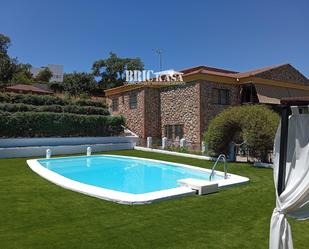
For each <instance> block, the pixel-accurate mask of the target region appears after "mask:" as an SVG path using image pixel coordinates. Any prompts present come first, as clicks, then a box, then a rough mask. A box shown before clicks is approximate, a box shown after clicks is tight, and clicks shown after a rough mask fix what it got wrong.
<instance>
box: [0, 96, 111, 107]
mask: <svg viewBox="0 0 309 249" xmlns="http://www.w3.org/2000/svg"><path fill="white" fill-rule="evenodd" d="M0 102H2V103H12V104H18V103H22V104H28V105H62V106H63V105H79V106H94V107H101V108H107V105H106V104H105V103H104V102H98V101H93V100H84V99H80V100H70V99H63V98H59V97H56V96H49V95H34V94H15V93H0Z"/></svg>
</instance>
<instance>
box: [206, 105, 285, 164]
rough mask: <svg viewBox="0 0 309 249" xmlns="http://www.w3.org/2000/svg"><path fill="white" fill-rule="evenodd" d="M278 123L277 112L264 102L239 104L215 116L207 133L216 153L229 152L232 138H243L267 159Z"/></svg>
mask: <svg viewBox="0 0 309 249" xmlns="http://www.w3.org/2000/svg"><path fill="white" fill-rule="evenodd" d="M278 123H279V116H278V114H277V113H275V112H274V111H272V110H270V109H269V108H267V107H265V106H262V105H250V106H236V107H231V108H228V109H226V110H224V111H223V112H221V113H219V114H218V115H217V116H216V117H215V118H214V119H212V120H211V122H210V123H209V126H208V129H207V131H206V133H205V135H204V137H205V140H206V143H207V144H208V148H209V149H210V150H212V151H213V152H215V153H216V154H220V153H227V152H228V145H229V143H230V142H232V141H234V142H237V143H240V142H241V141H244V142H245V143H246V144H247V146H248V148H249V151H250V153H251V154H252V155H253V156H254V157H256V158H259V159H261V161H264V162H265V161H267V155H268V151H269V150H271V149H272V148H273V144H274V137H275V133H276V130H277V127H278Z"/></svg>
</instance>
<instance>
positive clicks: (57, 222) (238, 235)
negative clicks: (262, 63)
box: [0, 151, 309, 249]
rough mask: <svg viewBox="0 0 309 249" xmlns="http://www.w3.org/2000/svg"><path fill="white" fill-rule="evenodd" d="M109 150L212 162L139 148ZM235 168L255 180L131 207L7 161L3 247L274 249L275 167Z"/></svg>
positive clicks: (300, 240)
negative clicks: (270, 243)
mask: <svg viewBox="0 0 309 249" xmlns="http://www.w3.org/2000/svg"><path fill="white" fill-rule="evenodd" d="M109 154H119V155H130V156H137V157H147V158H154V159H160V160H166V161H173V162H180V163H187V164H191V165H196V166H200V167H210V166H211V165H212V163H211V162H205V161H201V160H197V159H190V158H182V157H175V156H168V155H161V154H156V153H146V152H140V151H118V152H109ZM229 172H231V173H235V174H239V175H242V176H247V177H249V178H250V180H251V181H250V183H248V184H245V185H240V186H235V187H231V188H228V189H224V190H221V191H220V192H219V193H216V194H212V195H208V196H191V197H183V198H179V199H174V200H167V201H162V202H157V203H154V204H151V205H137V206H128V205H121V204H116V203H113V202H108V201H104V200H100V199H96V198H92V197H89V196H86V195H83V194H79V193H75V192H72V191H69V190H65V189H63V188H61V187H58V186H56V185H54V184H52V183H50V182H48V181H46V180H44V179H43V178H41V177H40V176H38V175H36V174H35V173H34V172H32V171H31V170H30V168H28V166H27V165H26V159H25V158H19V159H1V160H0V248H1V249H11V248H16V249H23V248H27V249H32V248H39V249H48V248H55V249H71V248H72V249H78V248H85V249H93V248H98V249H99V248H100V249H102V248H109V249H110V248H138V249H144V248H155V249H156V248H177V249H181V248H190V249H194V248H224V249H225V248H237V249H243V248H254V249H256V248H267V247H268V231H269V220H270V216H271V213H272V209H273V207H274V201H275V198H274V187H273V182H272V170H270V169H256V168H252V167H251V166H248V165H247V164H229ZM291 223H292V231H293V239H294V246H295V248H296V249H300V248H304V249H307V248H308V245H309V222H308V221H305V222H294V221H291Z"/></svg>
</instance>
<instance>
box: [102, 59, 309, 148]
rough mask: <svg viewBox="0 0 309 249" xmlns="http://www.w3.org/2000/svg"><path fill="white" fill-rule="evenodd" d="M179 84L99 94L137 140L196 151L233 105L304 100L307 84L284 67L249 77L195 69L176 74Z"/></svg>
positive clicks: (308, 89)
mask: <svg viewBox="0 0 309 249" xmlns="http://www.w3.org/2000/svg"><path fill="white" fill-rule="evenodd" d="M180 72H182V73H183V81H184V82H182V83H181V84H169V82H162V83H158V84H153V83H152V84H149V82H148V83H146V82H145V83H138V84H127V85H124V86H121V87H116V88H112V89H108V90H106V91H105V94H106V97H107V100H108V103H109V105H110V108H111V112H112V114H121V115H124V116H125V118H126V126H127V128H129V129H130V130H131V131H133V132H134V133H136V134H137V135H138V136H139V137H140V138H142V139H146V138H147V137H149V136H150V137H153V138H154V139H155V138H162V137H167V138H168V139H169V140H171V141H174V140H175V139H179V138H182V137H184V138H185V139H186V141H187V142H188V143H189V144H191V145H192V147H196V148H199V147H200V145H201V142H202V141H203V134H204V132H205V130H206V129H207V126H208V124H209V122H210V120H211V119H212V118H213V117H215V116H216V115H217V114H218V113H219V112H221V111H222V110H224V109H226V108H228V107H230V106H235V105H242V104H250V103H262V104H267V105H271V106H276V105H277V104H279V103H280V98H283V97H291V96H292V97H295V96H309V80H308V79H307V78H306V77H305V76H304V75H303V74H301V73H300V72H299V71H298V70H297V69H295V68H294V67H293V66H291V65H290V64H281V65H275V66H271V67H266V68H262V69H258V70H254V71H249V72H242V73H240V72H234V71H230V70H225V69H219V68H213V67H207V66H197V67H192V68H188V69H184V70H181V71H180Z"/></svg>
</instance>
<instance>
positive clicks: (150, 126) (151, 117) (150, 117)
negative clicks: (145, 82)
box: [145, 88, 161, 139]
mask: <svg viewBox="0 0 309 249" xmlns="http://www.w3.org/2000/svg"><path fill="white" fill-rule="evenodd" d="M160 105H161V101H160V89H159V88H145V137H153V138H154V139H159V138H161V114H160V111H161V110H160Z"/></svg>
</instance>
